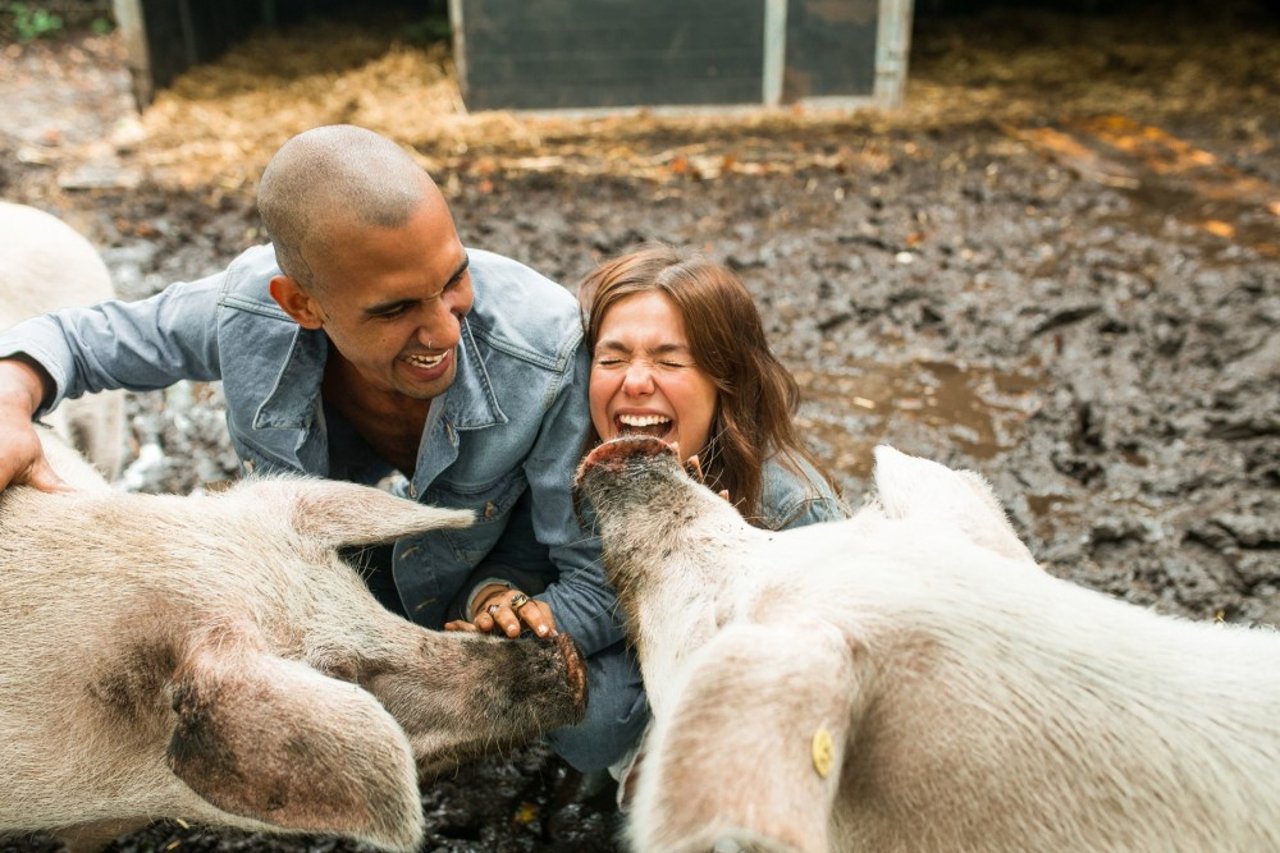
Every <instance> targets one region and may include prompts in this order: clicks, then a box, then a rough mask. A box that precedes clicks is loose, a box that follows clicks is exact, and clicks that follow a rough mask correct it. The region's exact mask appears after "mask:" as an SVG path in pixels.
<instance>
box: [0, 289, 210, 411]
mask: <svg viewBox="0 0 1280 853" xmlns="http://www.w3.org/2000/svg"><path fill="white" fill-rule="evenodd" d="M224 275H225V274H224V273H219V274H217V275H214V276H210V277H209V278H205V279H201V280H199V281H194V282H182V283H178V284H174V285H171V286H169V287H168V288H166V289H165V290H163V291H161V292H160V293H158V294H156V295H155V296H152V297H151V298H150V299H144V300H141V301H138V302H123V301H120V300H110V301H108V302H102V303H99V304H98V305H94V306H91V307H88V308H68V309H64V310H62V311H56V312H54V313H52V314H45V315H42V316H39V317H35V318H32V319H30V320H26V321H24V322H22V323H19V324H17V325H16V326H14V327H13V328H11V329H9V330H8V331H6V332H4V333H3V334H0V358H4V357H7V356H11V355H15V354H17V353H24V354H26V355H27V356H29V357H31V358H32V359H34V360H35V361H37V362H39V363H40V365H41V366H42V367H43V368H44V369H45V370H46V371H48V373H49V375H50V376H51V377H52V378H53V382H54V385H55V386H56V391H55V393H54V396H53V398H52V399H50V400H46V401H45V402H44V405H43V406H42V407H41V409H40V411H39V412H38V414H44V413H46V412H48V411H49V410H50V409H52V408H54V407H55V406H57V405H58V403H60V402H61V401H62V400H64V399H66V398H69V397H79V396H81V395H83V394H88V393H94V392H97V391H106V390H111V389H115V388H128V389H130V390H133V391H149V390H152V389H155V388H164V387H167V386H169V385H172V384H173V383H174V382H176V381H178V380H179V379H195V380H212V379H218V378H219V376H220V370H219V366H218V339H217V310H218V295H219V291H220V287H221V282H222V279H223V277H224Z"/></svg>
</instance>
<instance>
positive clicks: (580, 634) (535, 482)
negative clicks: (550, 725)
mask: <svg viewBox="0 0 1280 853" xmlns="http://www.w3.org/2000/svg"><path fill="white" fill-rule="evenodd" d="M258 207H259V210H260V212H261V214H262V218H263V221H264V223H265V224H266V227H267V231H268V233H269V234H270V236H271V241H272V242H271V244H270V245H265V246H258V247H255V248H251V249H249V250H247V251H246V252H244V253H243V254H241V255H240V256H239V257H238V258H236V259H235V260H234V261H232V262H231V264H230V265H229V266H228V267H227V269H226V270H225V271H223V272H221V273H218V274H215V275H213V276H210V277H208V278H205V279H202V280H199V281H195V282H181V283H177V284H174V285H171V286H170V287H168V288H166V289H165V290H164V291H162V292H160V293H159V294H157V295H155V296H154V297H152V298H150V299H147V300H143V301H140V302H134V303H125V302H118V301H113V302H106V303H102V304H100V305H97V306H93V307H92V308H87V309H82V310H72V311H65V312H59V313H58V314H56V315H47V316H44V317H39V318H36V319H34V320H30V321H28V322H26V323H23V324H20V325H18V326H16V327H14V328H13V329H12V330H9V331H8V332H6V333H5V334H3V335H0V488H3V487H5V486H7V485H8V484H9V483H10V482H15V483H28V484H31V485H34V486H36V487H38V488H43V489H46V490H48V489H57V488H60V487H61V484H60V482H59V481H58V479H57V477H56V475H55V474H54V473H53V472H52V470H51V469H49V467H48V464H47V462H46V461H45V460H44V459H43V457H42V456H41V453H40V450H39V442H38V440H37V439H36V437H35V432H34V429H33V428H32V425H31V420H32V418H33V416H39V415H40V414H42V413H44V412H47V411H49V410H50V409H52V408H53V407H54V406H56V405H57V404H58V403H59V402H60V401H61V400H63V399H65V398H68V397H77V396H80V395H81V394H84V393H90V392H96V391H100V390H103V389H107V388H130V389H134V390H147V389H153V388H160V387H165V386H167V385H170V384H172V383H174V382H176V381H178V380H182V379H192V380H216V379H220V380H222V383H223V389H224V393H225V396H226V400H227V424H228V427H229V430H230V435H231V441H232V444H233V445H234V447H235V450H236V452H237V453H238V454H239V457H240V459H241V461H242V463H243V466H244V468H245V470H246V471H248V472H253V471H255V470H258V471H294V472H302V473H306V474H313V475H318V476H323V477H330V478H334V479H342V480H350V481H354V482H360V483H368V484H375V483H380V482H393V483H398V486H396V487H395V488H396V489H397V491H398V492H399V493H401V494H402V495H403V496H404V497H405V498H406V499H409V500H419V501H423V502H425V503H431V504H436V505H439V506H446V507H456V508H466V509H471V510H473V511H474V512H475V514H476V523H475V524H474V525H473V526H472V527H470V528H468V529H465V530H455V531H448V532H445V531H433V532H430V533H427V534H424V535H421V536H418V537H415V538H412V539H405V540H401V541H399V542H397V543H395V545H394V547H393V548H387V549H382V550H381V551H377V552H374V553H373V554H365V555H363V558H364V560H365V561H366V571H367V578H368V581H369V585H370V587H371V588H372V589H373V591H374V593H375V594H376V595H377V596H378V597H379V599H380V600H382V602H383V603H384V604H386V605H387V606H388V607H390V608H392V609H394V610H397V611H399V612H401V613H403V614H404V615H405V616H407V617H408V618H410V619H412V620H413V621H415V622H417V623H419V624H421V625H424V626H427V627H430V628H441V627H444V626H445V625H446V623H448V624H449V625H450V627H455V628H464V629H468V630H474V629H477V628H478V629H479V630H489V631H493V632H495V633H503V634H506V635H508V636H515V635H518V634H519V633H520V631H521V630H522V629H525V628H527V629H530V630H533V631H535V632H536V633H539V634H541V635H543V636H549V635H551V634H553V633H555V632H556V631H557V629H561V630H565V631H567V632H568V633H570V634H571V635H572V636H573V637H574V638H575V639H576V640H577V641H578V643H579V645H580V646H581V647H582V650H583V652H584V654H586V655H587V658H588V671H589V675H588V677H589V681H590V684H589V690H590V701H589V704H588V713H587V719H586V721H585V722H584V723H582V724H581V725H579V726H577V727H575V728H573V729H567V730H561V731H559V732H555V733H553V734H552V736H551V741H552V745H553V746H554V747H555V748H556V750H557V752H559V753H560V754H561V755H563V756H564V757H565V758H566V759H567V760H568V761H569V762H570V763H572V764H573V765H575V766H576V767H578V768H579V769H580V770H584V771H593V770H598V769H601V768H603V767H605V766H607V765H609V764H611V763H614V762H616V761H617V760H618V758H619V757H620V756H621V754H622V753H623V751H624V750H625V749H626V748H627V747H628V746H630V745H631V744H632V743H633V742H634V741H635V740H636V738H637V737H638V734H639V732H640V730H641V729H642V728H643V725H644V722H645V717H646V711H645V706H644V697H643V693H642V691H641V687H640V681H639V675H638V672H637V671H636V668H635V666H634V663H633V661H632V660H631V659H630V658H629V657H628V655H627V653H626V651H625V649H624V647H623V643H622V631H621V628H620V625H619V624H618V622H617V620H616V617H615V615H614V614H615V612H616V606H615V598H614V595H613V593H612V591H611V590H610V589H609V587H608V586H607V584H606V583H605V581H604V579H603V575H602V573H601V568H600V563H599V545H598V542H597V541H596V540H595V539H594V538H593V537H590V536H588V535H587V534H586V533H585V532H584V531H583V530H582V529H581V528H580V527H579V525H578V523H577V521H576V518H575V514H574V512H573V508H572V501H571V498H570V494H569V487H570V480H571V477H572V474H573V471H574V468H575V466H576V464H577V461H578V457H579V456H580V454H581V451H582V448H583V445H584V441H585V438H586V435H587V431H588V428H589V415H588V407H587V398H586V395H587V373H588V368H589V365H588V359H587V356H586V353H585V351H584V350H583V347H582V328H581V322H580V319H579V315H578V308H577V303H576V302H575V300H574V299H573V297H572V296H571V295H570V294H569V293H568V292H567V291H566V290H565V289H564V288H562V287H560V286H559V285H558V284H556V283H555V282H552V281H550V280H548V279H546V278H543V277H542V276H540V275H538V274H537V273H536V272H534V271H533V270H531V269H529V268H528V267H525V266H523V265H521V264H519V263H517V262H515V261H512V260H510V259H508V258H504V257H502V256H500V255H495V254H492V253H489V252H483V251H479V250H474V249H467V248H465V247H464V246H463V244H462V242H461V240H460V239H459V237H458V234H457V231H456V230H455V228H454V224H453V218H452V216H451V214H450V212H449V207H448V204H447V203H446V202H445V199H444V197H443V196H442V195H441V193H440V191H439V190H438V189H437V187H436V186H435V184H434V183H433V182H432V180H431V179H430V177H429V176H428V175H427V174H426V173H425V172H424V171H423V170H422V169H421V168H420V167H419V166H418V165H417V164H416V163H415V162H414V161H413V159H412V157H410V156H409V155H408V154H407V153H406V152H405V151H404V150H403V149H401V148H400V147H399V146H398V145H396V144H395V143H393V142H391V141H390V140H388V139H386V138H384V137H382V136H379V135H378V134H375V133H373V132H371V131H368V130H364V129H361V128H357V127H350V126H334V127H322V128H316V129H313V130H309V131H306V132H305V133H302V134H300V135H298V136H296V137H294V138H293V139H291V140H289V141H288V142H287V143H285V145H284V146H283V147H282V148H281V149H280V151H279V152H278V153H277V154H276V155H275V157H273V158H272V161H271V163H270V164H269V165H268V166H267V169H266V171H265V172H264V173H263V177H262V181H261V183H260V185H259V189H258ZM274 511H276V508H274V507H263V512H274ZM526 593H528V594H529V595H530V596H532V597H529V598H528V600H527V603H525V600H526ZM450 620H453V621H450ZM520 677H521V673H519V672H513V673H511V678H513V679H519V678H520ZM477 710H478V712H480V713H483V712H484V711H485V710H486V709H477Z"/></svg>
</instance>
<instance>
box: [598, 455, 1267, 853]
mask: <svg viewBox="0 0 1280 853" xmlns="http://www.w3.org/2000/svg"><path fill="white" fill-rule="evenodd" d="M876 483H877V486H878V488H879V490H880V493H881V494H880V500H881V504H882V506H873V507H870V508H868V509H865V510H863V511H862V512H861V513H859V514H858V515H856V516H855V517H854V518H853V519H851V520H849V521H845V522H836V523H831V524H823V525H816V526H812V527H806V528H802V529H799V530H793V531H787V532H782V533H774V532H769V531H764V530H758V529H755V528H752V527H750V526H748V525H747V524H746V523H745V522H743V521H742V519H741V518H740V517H739V516H738V515H737V513H736V512H735V511H734V510H733V508H732V507H731V506H730V505H729V504H728V503H727V502H725V501H724V500H722V499H720V498H719V497H717V496H716V495H714V494H712V493H711V492H709V491H708V490H706V489H705V488H703V487H701V486H699V485H697V484H695V483H694V482H693V481H691V480H690V479H689V478H688V477H687V476H686V474H685V473H684V471H683V470H682V468H681V466H680V465H679V464H678V463H677V461H676V459H675V456H674V455H673V453H672V452H671V451H670V449H669V448H667V447H666V446H665V445H663V444H662V443H661V442H659V441H657V440H654V439H646V438H624V439H619V440H616V441H614V442H610V443H607V444H605V445H602V446H601V447H599V448H597V449H596V450H595V451H593V452H592V454H591V455H590V456H589V457H588V459H587V460H586V461H585V462H584V464H583V466H582V469H581V471H580V472H579V488H580V489H581V490H582V492H583V493H584V494H585V496H586V497H587V498H588V499H589V500H590V502H591V504H592V505H593V506H594V507H595V510H596V511H597V513H598V526H599V531H600V533H601V536H602V538H603V542H604V559H605V567H606V571H607V573H608V575H609V577H610V580H611V581H612V582H613V583H614V584H615V585H616V586H617V588H618V591H619V595H620V599H621V602H622V606H623V608H624V610H625V611H626V614H627V616H628V618H629V620H630V624H629V631H630V636H631V638H632V639H633V640H634V642H635V643H636V645H637V647H638V651H639V656H640V666H641V670H642V672H643V675H644V680H645V684H646V687H647V689H648V693H649V698H650V703H651V705H652V710H653V717H654V729H653V732H652V734H651V736H650V737H649V738H648V743H647V749H646V754H645V757H644V759H643V760H642V762H641V763H640V765H639V767H638V771H637V772H638V773H639V781H638V785H637V791H636V795H635V801H634V804H633V809H632V814H631V818H630V822H629V830H628V834H629V839H630V843H631V846H632V847H633V848H634V849H636V850H640V851H710V850H713V849H714V850H738V849H746V850H770V851H776V850H799V851H815V853H816V851H827V850H838V851H846V850H848V851H851V850H874V851H878V853H879V851H932V850H972V851H1027V850H1117V851H1118V850H1130V851H1137V850H1187V851H1203V850H1215V851H1260V850H1280V713H1278V712H1277V709H1280V634H1277V633H1275V632H1273V631H1270V630H1263V629H1248V628H1244V627H1238V626H1229V625H1215V624H1205V623H1195V622H1189V621H1186V620H1183V619H1177V618H1171V617H1166V616H1160V615H1157V614H1155V613H1154V612H1151V611H1148V610H1145V609H1143V608H1139V607H1136V606H1133V605H1130V604H1126V603H1123V602H1121V601H1118V600H1115V599H1112V598H1110V597H1108V596H1106V595H1103V594H1101V593H1098V592H1095V591H1091V590H1088V589H1084V588H1082V587H1079V586H1076V585H1074V584H1071V583H1069V582H1066V581H1063V580H1059V579H1056V578H1054V577H1052V576H1050V575H1048V574H1046V573H1044V572H1042V571H1038V570H1035V569H1034V568H1032V567H1031V565H1032V564H1031V561H1030V555H1029V554H1027V553H1026V551H1025V548H1022V547H1021V545H1020V543H1019V545H1018V547H1014V545H1013V544H1012V542H1011V541H1010V539H1013V540H1016V537H1015V536H1014V535H1013V532H1012V530H1011V529H1010V528H1009V527H1008V523H1007V521H1006V520H1005V519H1004V516H1003V514H1002V513H1001V512H1000V510H999V507H998V504H997V503H996V502H995V500H994V498H993V497H992V496H991V495H990V493H989V490H987V488H986V487H985V486H983V485H982V483H981V481H979V480H977V479H975V478H974V477H973V476H972V475H969V476H965V477H961V476H960V475H959V474H958V472H953V471H950V470H949V469H947V468H944V467H943V466H940V465H936V464H934V463H930V462H926V461H924V460H919V459H911V458H909V457H905V456H903V455H902V454H899V453H897V452H896V451H893V450H891V449H888V448H881V449H879V450H878V451H877V470H876Z"/></svg>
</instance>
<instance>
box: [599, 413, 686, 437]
mask: <svg viewBox="0 0 1280 853" xmlns="http://www.w3.org/2000/svg"><path fill="white" fill-rule="evenodd" d="M613 425H614V428H615V429H617V431H618V435H648V436H652V437H653V438H666V436H667V434H668V433H670V432H671V430H672V427H673V423H672V420H671V418H669V417H667V416H666V415H618V416H617V417H615V418H614V419H613Z"/></svg>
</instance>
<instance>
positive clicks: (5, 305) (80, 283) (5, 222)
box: [0, 201, 124, 478]
mask: <svg viewBox="0 0 1280 853" xmlns="http://www.w3.org/2000/svg"><path fill="white" fill-rule="evenodd" d="M114 297H115V291H114V289H113V288H112V286H111V275H110V273H109V272H108V271H107V267H106V265H105V264H104V263H103V262H102V258H100V257H99V256H98V253H97V251H95V250H94V248H93V246H92V245H90V244H89V241H88V240H86V239H85V238H84V237H82V236H80V235H79V234H78V233H76V231H75V230H74V229H72V228H71V226H69V225H67V224H66V223H65V222H63V221H62V220H60V219H58V218H57V217H54V216H51V215H49V214H48V213H45V212H43V211H40V210H36V209H35V208H34V207H27V206H25V205H21V204H12V203H10V202H4V201H0V329H6V328H8V327H9V326H12V325H14V324H15V323H17V322H19V321H21V320H25V319H27V318H28V317H32V316H34V315H36V314H44V313H47V312H50V311H57V310H58V309H60V308H68V307H71V306H78V305H89V304H92V303H95V302H101V301H103V300H106V299H112V298H114ZM47 421H48V423H49V424H50V425H51V426H53V427H54V428H55V429H57V430H58V432H59V433H60V434H61V435H62V436H63V437H64V438H66V439H67V440H68V441H71V442H72V443H73V444H75V445H76V446H77V447H79V448H80V449H81V450H82V451H84V453H85V455H86V456H88V457H89V460H90V461H91V462H93V464H94V465H95V466H96V467H97V468H98V470H99V471H101V472H102V473H103V474H104V475H106V476H107V477H109V478H114V477H115V476H116V475H117V474H118V473H119V471H120V462H121V457H122V455H123V452H124V396H123V394H122V393H121V392H118V391H117V392H110V393H104V394H87V395H85V396H83V397H80V398H78V399H75V400H67V401H65V402H64V403H63V404H62V405H61V406H59V407H58V408H57V409H56V410H55V411H54V412H52V413H50V414H49V416H48V418H47Z"/></svg>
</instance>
